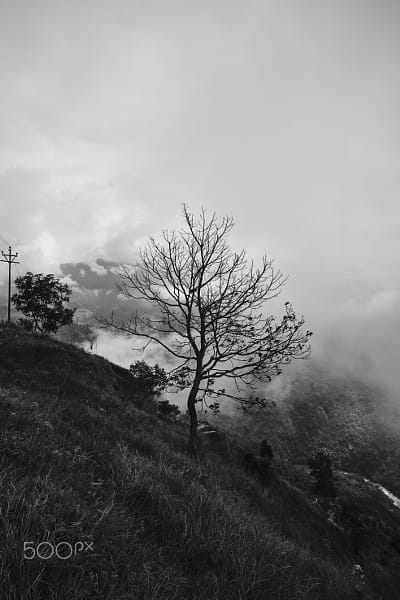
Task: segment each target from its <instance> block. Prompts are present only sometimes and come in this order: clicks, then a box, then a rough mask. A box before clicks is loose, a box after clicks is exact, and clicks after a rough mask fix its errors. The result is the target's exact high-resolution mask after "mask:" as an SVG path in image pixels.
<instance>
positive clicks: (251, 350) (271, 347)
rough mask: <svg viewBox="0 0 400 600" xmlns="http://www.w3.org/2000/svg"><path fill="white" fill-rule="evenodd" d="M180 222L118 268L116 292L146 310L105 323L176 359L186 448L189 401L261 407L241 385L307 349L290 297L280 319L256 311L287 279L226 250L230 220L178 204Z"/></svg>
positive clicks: (192, 405) (265, 377) (267, 375)
mask: <svg viewBox="0 0 400 600" xmlns="http://www.w3.org/2000/svg"><path fill="white" fill-rule="evenodd" d="M183 214H184V219H185V226H184V228H183V229H181V230H179V231H172V232H169V231H164V232H163V240H162V241H161V242H159V241H156V239H154V238H153V237H151V238H150V239H149V241H148V243H147V245H146V246H145V247H144V249H143V250H141V251H140V252H139V255H140V261H139V263H138V264H137V265H135V267H134V268H132V267H129V266H124V267H121V269H120V276H121V280H122V284H121V285H119V286H118V288H119V290H120V292H121V293H122V294H123V295H124V296H125V297H127V298H132V299H137V300H146V301H148V302H149V303H150V305H152V306H153V308H152V311H151V312H149V313H148V314H146V315H144V314H139V312H138V311H136V312H135V313H134V314H132V315H131V317H130V319H129V320H128V321H127V322H123V323H115V322H114V319H113V318H112V319H111V320H110V321H107V322H106V324H107V325H108V326H111V327H113V328H115V329H118V330H120V331H124V332H126V333H129V334H133V335H135V336H139V337H142V338H145V339H146V343H145V345H144V346H143V349H144V348H146V347H147V346H148V344H150V343H153V342H154V343H156V344H158V345H159V346H160V347H161V348H163V349H164V351H165V352H167V353H168V354H169V355H171V356H172V357H173V359H174V360H175V361H176V366H175V367H174V368H173V369H172V370H171V371H170V373H169V375H170V380H169V381H170V384H171V385H174V386H176V387H177V388H179V389H186V388H188V389H189V395H188V400H187V406H188V412H189V416H190V436H189V448H190V449H191V450H192V451H194V452H197V451H198V437H197V411H196V403H197V402H199V401H205V398H206V397H211V398H214V399H216V403H215V404H214V405H212V407H214V408H215V407H216V406H218V399H219V398H220V397H227V398H232V399H234V400H238V401H239V402H241V403H242V405H245V404H246V402H252V403H257V404H258V405H259V406H265V400H264V399H259V398H256V399H254V395H253V396H252V397H251V396H250V397H249V398H247V400H246V398H245V397H244V396H243V393H242V392H243V388H242V387H241V386H243V384H244V385H245V386H250V388H252V389H254V386H255V385H256V382H257V381H270V380H271V377H272V376H274V375H277V374H279V373H280V367H281V365H282V364H285V363H288V362H290V360H291V359H292V358H305V357H307V356H308V355H309V353H310V346H309V344H308V340H309V338H310V336H311V335H312V334H311V332H310V331H306V332H304V331H302V326H303V324H304V319H303V318H301V319H299V320H298V319H297V318H296V315H295V313H294V311H293V309H292V306H291V304H290V303H289V302H286V303H285V315H284V316H283V318H282V319H280V320H279V321H276V320H275V318H274V317H272V316H264V315H263V313H262V312H261V309H262V307H263V305H264V303H265V302H266V301H267V300H270V299H272V298H274V297H276V296H277V295H278V294H279V292H280V290H281V288H282V286H283V285H284V283H285V281H286V279H285V278H283V276H282V274H281V273H280V271H275V270H274V268H273V260H270V259H268V258H267V257H266V256H264V257H263V260H262V265H261V267H260V268H255V266H254V264H253V261H251V262H248V260H247V259H246V252H245V251H244V250H242V251H241V252H240V253H236V252H233V251H232V250H231V249H230V248H229V246H228V245H227V242H226V238H227V236H228V234H229V233H230V231H231V229H232V227H233V220H232V219H231V218H230V217H224V218H223V219H222V220H221V221H218V220H217V218H216V216H215V214H213V216H212V217H211V218H210V219H208V220H207V218H206V214H205V211H204V209H203V210H202V211H201V214H200V217H199V219H198V220H195V218H194V216H193V215H192V214H191V213H190V212H189V211H188V209H187V207H186V206H184V207H183ZM219 379H222V380H225V382H229V380H233V382H234V383H235V386H234V391H233V392H232V391H231V389H230V390H229V393H228V392H227V391H226V389H225V388H219V389H215V384H216V380H219Z"/></svg>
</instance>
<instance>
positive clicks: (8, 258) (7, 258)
mask: <svg viewBox="0 0 400 600" xmlns="http://www.w3.org/2000/svg"><path fill="white" fill-rule="evenodd" d="M1 254H2V255H3V258H0V262H6V263H8V322H10V321H11V265H12V264H15V265H16V264H19V262H18V261H16V260H15V259H16V258H17V256H18V252H16V253H15V254H12V253H11V246H9V247H8V254H6V253H5V252H3V251H1Z"/></svg>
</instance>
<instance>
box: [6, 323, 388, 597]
mask: <svg viewBox="0 0 400 600" xmlns="http://www.w3.org/2000/svg"><path fill="white" fill-rule="evenodd" d="M141 405H142V399H141V398H140V395H139V394H138V392H137V390H135V388H134V385H133V382H132V378H131V376H130V375H129V373H128V371H125V370H124V369H121V368H119V367H117V366H115V365H112V364H111V363H109V362H107V361H105V360H104V359H101V358H99V357H95V356H90V355H88V354H86V353H85V352H83V351H81V350H79V349H77V348H75V347H72V346H67V345H64V344H62V343H60V342H57V341H56V340H53V339H47V338H41V337H38V336H35V335H31V334H26V333H24V332H22V331H20V330H19V329H17V328H5V327H3V328H0V453H1V454H0V456H1V458H0V460H1V472H0V508H1V521H0V552H1V565H0V591H1V594H0V597H1V599H2V600H3V599H4V600H6V599H7V600H46V599H54V600H55V599H57V600H70V599H71V600H74V599H76V600H86V599H99V600H100V599H109V600H128V599H129V600H142V599H143V600H157V599H159V600H168V599H171V600H172V599H174V600H181V599H182V600H183V599H185V600H224V599H227V600H230V599H233V600H234V599H237V600H241V599H243V600H244V599H249V600H267V599H271V600H273V599H277V600H278V599H279V600H294V599H302V598H304V599H311V600H312V599H321V600H323V599H327V600H329V599H332V600H333V599H335V600H338V599H340V600H342V599H343V600H346V599H348V600H351V599H356V598H366V599H368V598H371V599H373V598H376V599H378V598H396V597H397V596H395V595H393V596H392V595H391V594H392V588H393V585H392V582H391V581H390V577H387V576H386V575H385V573H384V574H383V575H382V576H381V579H379V581H378V580H377V581H378V583H376V581H375V579H371V581H369V579H368V574H366V575H365V576H364V577H363V576H362V575H360V572H359V571H357V569H356V570H355V569H354V563H355V562H356V559H355V558H354V556H353V555H352V553H351V550H350V549H349V544H348V539H347V537H346V534H345V533H343V532H341V531H339V530H338V528H335V527H334V526H333V525H332V524H330V523H329V522H328V521H327V519H326V515H325V514H324V513H323V511H321V510H320V509H318V507H315V506H314V505H312V504H311V503H310V500H309V499H308V498H307V497H306V495H305V494H303V493H302V492H300V491H299V490H298V489H297V488H295V487H293V486H292V485H291V484H290V482H288V481H284V480H282V479H281V478H280V477H279V474H277V475H276V477H275V480H274V483H273V484H271V488H270V490H269V492H268V495H264V494H263V492H262V490H261V489H260V487H259V486H258V484H257V482H256V481H254V480H253V479H252V478H251V477H249V476H248V475H247V474H246V473H244V471H243V469H242V466H241V463H240V456H239V453H238V451H237V449H236V446H235V443H236V442H235V440H234V439H233V440H230V441H228V442H227V443H226V444H228V452H226V444H225V451H224V452H220V451H218V449H217V450H215V449H214V450H212V449H210V450H209V451H205V453H204V456H203V457H202V460H201V461H200V462H199V461H196V460H195V459H193V458H192V457H190V456H188V455H187V454H186V452H185V443H186V429H185V426H183V425H182V424H173V423H170V422H168V421H165V420H161V419H160V418H159V417H157V416H156V415H155V414H149V413H148V412H146V411H144V410H141V409H139V408H138V406H141ZM149 406H150V408H151V405H149ZM242 444H243V440H242ZM27 542H28V543H30V547H32V548H37V546H38V544H40V543H43V542H48V544H42V546H41V547H40V548H41V549H42V558H39V557H37V556H35V557H34V558H33V559H32V560H29V559H28V558H24V543H27ZM64 542H68V543H69V544H70V545H71V547H72V548H73V549H74V551H73V555H72V556H71V557H69V558H65V557H66V556H67V555H68V554H69V547H68V546H67V545H66V544H64V545H60V544H61V543H64ZM49 544H52V545H53V547H56V545H57V544H59V546H58V548H59V555H60V556H56V555H53V556H46V552H47V551H49V549H50V548H51V546H50V545H49ZM76 544H77V546H76V547H75V545H76ZM81 547H83V548H85V549H81ZM75 550H76V554H75ZM30 554H32V552H31V551H30V552H28V556H30ZM364 570H365V569H364ZM365 578H366V579H365ZM393 589H394V588H393Z"/></svg>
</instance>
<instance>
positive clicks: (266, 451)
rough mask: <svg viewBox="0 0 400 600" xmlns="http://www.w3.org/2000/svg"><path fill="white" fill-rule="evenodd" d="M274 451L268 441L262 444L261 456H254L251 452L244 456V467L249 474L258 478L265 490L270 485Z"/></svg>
mask: <svg viewBox="0 0 400 600" xmlns="http://www.w3.org/2000/svg"><path fill="white" fill-rule="evenodd" d="M273 455H274V453H273V451H272V448H271V446H270V445H269V444H267V441H266V440H263V441H262V442H261V446H260V456H254V454H252V453H251V452H250V453H248V454H245V456H244V466H245V469H246V471H247V472H249V473H251V474H252V475H254V476H256V477H257V478H258V479H259V480H260V482H261V485H262V486H263V489H264V488H265V486H266V485H267V483H268V475H269V471H270V465H271V461H272V458H273Z"/></svg>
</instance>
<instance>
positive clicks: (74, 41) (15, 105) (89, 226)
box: [0, 0, 400, 398]
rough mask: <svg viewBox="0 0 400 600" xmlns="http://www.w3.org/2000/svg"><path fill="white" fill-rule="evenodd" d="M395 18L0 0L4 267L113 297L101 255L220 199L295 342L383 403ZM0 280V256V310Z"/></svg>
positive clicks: (399, 72)
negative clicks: (275, 284)
mask: <svg viewBox="0 0 400 600" xmlns="http://www.w3.org/2000/svg"><path fill="white" fill-rule="evenodd" d="M399 22H400V4H399V3H398V2H397V1H395V0H393V1H390V0H383V1H382V0H380V1H379V2H378V0H376V1H375V2H372V1H369V0H356V1H352V0H345V1H340V0H339V1H338V0H335V1H334V2H333V1H324V0H307V1H305V0H304V1H299V0H289V1H287V2H285V3H283V2H280V1H278V0H276V1H273V2H268V1H266V0H264V1H255V0H248V1H247V2H238V1H235V0H227V1H218V0H205V1H203V2H196V1H195V0H185V1H181V2H178V1H168V2H166V1H163V0H158V1H151V0H147V1H146V2H139V1H132V0H125V1H121V0H109V1H105V0H95V1H94V0H93V1H90V0H86V1H82V0H79V1H75V0H69V1H68V2H66V1H65V0H63V1H57V0H50V1H48V2H44V1H41V0H35V1H34V2H32V1H31V0H29V1H21V0H1V1H0V84H1V90H2V92H1V95H0V113H1V117H0V119H1V120H0V129H1V135H0V205H1V219H0V236H1V238H0V243H1V245H2V246H1V249H3V250H6V248H7V245H8V244H12V246H13V250H16V251H18V252H19V253H20V257H19V260H20V265H18V271H17V269H15V270H13V273H14V275H17V274H19V273H22V274H23V273H25V272H26V271H28V270H32V271H33V272H36V273H37V272H46V273H50V272H51V273H56V274H58V275H60V276H61V275H63V276H66V277H67V279H66V280H67V281H68V282H69V283H70V285H71V286H72V287H73V289H74V294H73V300H74V301H75V302H76V303H77V304H79V305H81V306H85V307H88V308H93V309H95V310H100V309H101V310H104V311H105V312H108V313H109V312H110V310H111V308H112V307H114V308H118V307H122V309H123V310H124V311H125V312H126V311H127V309H128V307H126V305H124V303H123V302H122V301H121V300H118V298H117V297H116V294H115V291H114V290H115V281H116V277H115V273H114V271H115V267H116V266H117V265H118V264H120V263H122V262H133V261H134V260H135V253H136V250H137V248H138V247H140V246H141V245H142V244H143V242H144V241H145V240H146V238H147V237H148V236H149V235H151V234H157V233H158V232H159V231H160V230H161V229H162V228H176V227H179V226H180V225H181V223H182V219H181V203H182V202H186V203H187V204H188V205H189V207H190V209H191V210H192V211H193V212H198V211H199V209H200V207H201V206H204V207H205V208H206V209H207V210H209V211H210V213H211V212H212V211H213V210H215V211H216V212H217V214H219V215H220V216H223V215H224V214H226V213H227V214H229V215H230V216H232V217H233V218H234V220H235V224H236V225H235V228H234V230H233V235H232V237H231V245H232V247H233V248H235V249H241V248H242V247H244V248H246V249H247V251H248V254H249V256H250V257H252V258H255V259H256V260H257V259H259V258H260V257H261V255H262V254H263V253H267V254H268V255H269V256H271V257H274V258H275V260H276V266H277V267H279V268H280V269H281V270H282V271H283V272H284V273H285V274H287V275H289V276H290V279H289V281H288V283H287V285H286V288H285V290H284V292H283V294H282V305H283V303H284V301H286V300H291V301H292V302H293V304H294V307H295V309H296V310H297V312H298V313H299V314H304V316H305V318H306V326H307V327H308V328H310V329H311V330H313V331H314V338H313V347H314V356H315V357H323V356H324V357H325V358H327V359H328V362H329V364H333V365H335V366H338V367H341V366H343V365H347V366H349V367H350V368H351V370H353V371H355V370H357V371H358V372H359V373H360V374H362V375H363V376H365V377H370V378H372V379H376V380H378V381H380V382H381V383H384V384H385V385H387V386H388V388H389V389H390V391H391V393H392V394H393V397H396V398H398V397H399V394H398V391H397V369H398V365H399V358H400V352H399V341H398V333H399V329H400V327H399V326H400V311H399V299H400V283H399V264H398V263H399V256H400V235H399V232H400V209H399V208H398V202H399V200H400V169H399V167H400V119H399V116H400V69H399V66H400V65H399V63H400V60H399V57H400V36H399V34H398V25H399ZM6 285H7V265H6V264H5V263H1V264H0V297H1V304H3V305H4V304H5V295H6ZM3 310H4V309H3ZM132 345H133V342H131V341H129V340H120V339H116V338H114V337H112V336H111V334H110V333H107V332H104V331H103V332H101V333H100V336H99V339H98V343H97V351H98V352H99V353H101V354H104V355H105V356H107V357H109V358H110V359H112V360H114V361H116V362H119V363H121V364H123V365H129V364H130V363H131V362H133V360H136V359H137V358H138V356H137V355H135V354H134V353H133V352H132V351H131V350H130V349H131V347H132ZM150 358H151V357H150ZM153 358H154V359H155V360H156V359H157V355H156V354H154V353H153Z"/></svg>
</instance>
